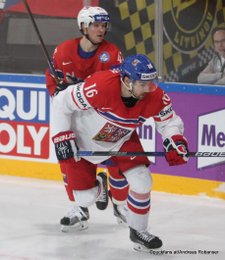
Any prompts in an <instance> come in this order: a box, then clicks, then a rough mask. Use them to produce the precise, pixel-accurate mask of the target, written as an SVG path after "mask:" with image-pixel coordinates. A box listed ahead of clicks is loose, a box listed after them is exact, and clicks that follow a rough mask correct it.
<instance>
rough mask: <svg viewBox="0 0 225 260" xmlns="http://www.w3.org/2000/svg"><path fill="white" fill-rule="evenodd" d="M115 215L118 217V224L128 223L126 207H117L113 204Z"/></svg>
mask: <svg viewBox="0 0 225 260" xmlns="http://www.w3.org/2000/svg"><path fill="white" fill-rule="evenodd" d="M113 214H114V216H115V217H116V219H117V223H118V224H126V223H127V217H126V214H127V208H126V206H125V205H116V204H114V203H113Z"/></svg>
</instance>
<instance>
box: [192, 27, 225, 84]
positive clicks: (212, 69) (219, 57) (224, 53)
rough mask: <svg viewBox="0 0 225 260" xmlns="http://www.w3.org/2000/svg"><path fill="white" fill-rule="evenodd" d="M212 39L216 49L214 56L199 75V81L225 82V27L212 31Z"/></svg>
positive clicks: (206, 82) (210, 82)
mask: <svg viewBox="0 0 225 260" xmlns="http://www.w3.org/2000/svg"><path fill="white" fill-rule="evenodd" d="M212 40H213V46H214V50H215V54H214V56H213V58H212V59H211V60H210V62H209V63H208V65H207V66H206V68H205V69H204V70H203V71H201V72H200V73H199V75H198V79H197V81H198V83H203V84H215V85H224V84H225V71H224V70H225V27H224V28H219V27H216V28H214V30H213V31H212Z"/></svg>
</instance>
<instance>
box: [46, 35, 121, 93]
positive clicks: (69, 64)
mask: <svg viewBox="0 0 225 260" xmlns="http://www.w3.org/2000/svg"><path fill="white" fill-rule="evenodd" d="M79 42H80V38H79V39H72V40H67V41H65V42H63V43H62V44H60V45H59V46H58V47H57V48H56V49H55V52H54V55H53V64H54V68H55V70H56V72H57V74H58V77H59V78H60V79H62V80H63V81H65V82H67V80H66V76H71V77H76V78H80V79H85V78H86V77H87V76H89V75H91V74H93V73H94V72H96V71H100V70H108V69H111V68H112V66H114V65H118V64H120V63H121V62H122V60H123V56H122V54H121V52H120V50H119V49H118V48H117V46H116V45H114V44H112V43H110V42H107V41H105V40H104V41H103V42H102V43H101V44H100V45H99V47H98V49H97V50H96V53H95V54H94V55H93V56H92V57H90V58H82V57H81V56H80V55H79V54H78V47H79ZM46 84H47V88H48V91H49V93H50V95H53V93H54V90H55V88H56V83H55V80H54V78H53V77H52V76H51V74H50V72H49V70H47V71H46Z"/></svg>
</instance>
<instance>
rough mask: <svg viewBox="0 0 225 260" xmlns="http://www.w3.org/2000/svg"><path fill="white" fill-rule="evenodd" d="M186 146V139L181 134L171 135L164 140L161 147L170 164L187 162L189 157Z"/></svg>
mask: <svg viewBox="0 0 225 260" xmlns="http://www.w3.org/2000/svg"><path fill="white" fill-rule="evenodd" d="M187 146H188V143H187V140H186V138H185V137H184V136H182V135H173V136H172V137H171V138H166V139H165V140H164V142H163V147H164V150H165V152H166V160H167V162H168V163H169V165H170V166H173V165H180V164H184V163H187V161H188V159H189V158H188V148H187Z"/></svg>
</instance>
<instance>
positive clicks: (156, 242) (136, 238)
mask: <svg viewBox="0 0 225 260" xmlns="http://www.w3.org/2000/svg"><path fill="white" fill-rule="evenodd" d="M130 240H131V241H133V242H134V250H137V251H143V252H149V251H150V250H152V249H157V248H160V247H161V246H162V241H161V239H160V238H158V237H156V236H154V235H152V234H150V233H149V232H148V231H142V232H139V231H137V230H135V229H133V228H131V227H130Z"/></svg>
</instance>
